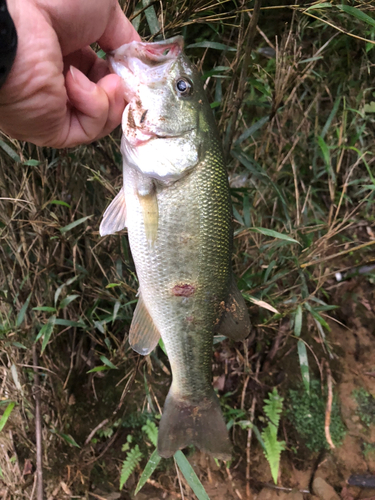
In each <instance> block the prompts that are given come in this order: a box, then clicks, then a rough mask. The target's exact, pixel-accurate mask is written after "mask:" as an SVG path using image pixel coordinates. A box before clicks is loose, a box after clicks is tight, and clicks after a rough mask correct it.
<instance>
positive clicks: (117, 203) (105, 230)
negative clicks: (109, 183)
mask: <svg viewBox="0 0 375 500" xmlns="http://www.w3.org/2000/svg"><path fill="white" fill-rule="evenodd" d="M125 226H126V203H125V194H124V188H123V187H122V188H121V189H120V191H119V192H118V194H117V196H116V198H115V199H114V200H113V201H112V203H111V204H110V205H109V207H108V208H107V210H106V211H105V212H104V215H103V220H102V222H101V224H100V227H99V233H100V236H105V235H106V234H113V233H116V232H117V231H121V229H124V227H125Z"/></svg>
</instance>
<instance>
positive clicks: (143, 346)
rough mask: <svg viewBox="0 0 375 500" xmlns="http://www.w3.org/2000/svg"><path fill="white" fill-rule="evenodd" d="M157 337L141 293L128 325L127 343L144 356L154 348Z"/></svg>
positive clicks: (158, 337)
mask: <svg viewBox="0 0 375 500" xmlns="http://www.w3.org/2000/svg"><path fill="white" fill-rule="evenodd" d="M159 339H160V333H159V330H158V329H157V328H156V326H155V325H154V322H153V320H152V318H151V316H150V313H149V312H148V311H147V308H146V306H145V303H144V302H143V299H142V295H140V296H139V299H138V304H137V306H136V308H135V311H134V316H133V320H132V323H131V325H130V331H129V344H130V345H131V347H132V349H133V350H134V351H136V352H138V353H139V354H142V356H145V355H146V354H150V352H151V351H153V350H154V348H155V347H156V345H157V343H158V342H159Z"/></svg>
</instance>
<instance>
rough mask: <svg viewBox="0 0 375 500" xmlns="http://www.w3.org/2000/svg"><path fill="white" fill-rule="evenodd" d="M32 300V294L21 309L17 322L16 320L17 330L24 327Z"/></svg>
mask: <svg viewBox="0 0 375 500" xmlns="http://www.w3.org/2000/svg"><path fill="white" fill-rule="evenodd" d="M30 299H31V293H30V295H29V296H28V297H27V299H26V301H25V303H24V305H23V306H22V307H21V309H20V312H19V313H18V314H17V320H16V327H17V328H19V327H20V326H21V325H22V323H23V320H24V319H25V315H26V311H27V308H28V307H29V302H30Z"/></svg>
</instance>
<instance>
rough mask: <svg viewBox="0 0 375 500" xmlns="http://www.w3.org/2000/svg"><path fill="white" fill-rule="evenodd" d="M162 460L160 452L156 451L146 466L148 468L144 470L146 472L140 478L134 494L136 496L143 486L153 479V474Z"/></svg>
mask: <svg viewBox="0 0 375 500" xmlns="http://www.w3.org/2000/svg"><path fill="white" fill-rule="evenodd" d="M160 460H161V456H160V455H159V454H158V450H155V451H154V452H153V454H152V455H151V457H150V459H149V461H148V462H147V464H146V467H145V468H144V471H143V472H142V475H141V477H140V478H139V481H138V484H137V487H136V489H135V492H134V494H135V495H136V494H137V493H138V492H139V491H141V489H142V488H143V486H144V485H145V484H146V483H147V481H148V479H149V478H150V477H151V475H152V474H153V472H154V470H155V469H156V467H157V466H158V465H159V462H160Z"/></svg>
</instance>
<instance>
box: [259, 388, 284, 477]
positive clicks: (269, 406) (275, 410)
mask: <svg viewBox="0 0 375 500" xmlns="http://www.w3.org/2000/svg"><path fill="white" fill-rule="evenodd" d="M282 409H283V398H281V397H280V396H279V394H278V392H277V389H275V388H274V389H273V391H272V392H270V393H269V394H268V399H265V400H264V406H263V411H264V413H265V414H266V416H267V419H268V425H267V427H266V428H265V429H264V430H263V432H262V438H263V441H264V446H265V451H264V454H265V455H266V458H267V461H268V463H269V464H270V468H271V473H272V478H273V480H274V483H275V484H277V477H278V475H279V465H280V455H281V452H282V451H283V450H285V441H278V440H277V433H278V430H279V422H280V414H281V412H282Z"/></svg>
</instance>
